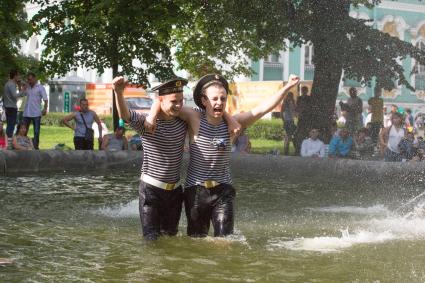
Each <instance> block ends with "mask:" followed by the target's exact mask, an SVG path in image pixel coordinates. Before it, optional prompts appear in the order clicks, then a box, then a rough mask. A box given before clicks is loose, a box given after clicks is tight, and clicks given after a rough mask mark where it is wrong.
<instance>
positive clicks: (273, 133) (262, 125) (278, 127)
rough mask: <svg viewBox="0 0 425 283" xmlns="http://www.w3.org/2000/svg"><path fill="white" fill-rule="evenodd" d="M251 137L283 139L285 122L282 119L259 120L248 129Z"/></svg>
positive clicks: (247, 131)
mask: <svg viewBox="0 0 425 283" xmlns="http://www.w3.org/2000/svg"><path fill="white" fill-rule="evenodd" d="M246 133H247V135H248V136H249V138H251V139H266V140H279V141H281V140H282V139H283V134H284V130H283V122H282V120H281V119H271V120H265V119H264V120H263V119H262V120H258V121H257V122H255V123H254V124H253V125H252V126H250V127H248V129H246Z"/></svg>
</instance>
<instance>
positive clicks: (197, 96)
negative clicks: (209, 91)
mask: <svg viewBox="0 0 425 283" xmlns="http://www.w3.org/2000/svg"><path fill="white" fill-rule="evenodd" d="M213 82H219V83H221V84H222V85H223V87H224V89H225V90H226V93H229V83H228V82H227V80H226V79H225V78H224V77H222V76H220V75H217V74H209V75H205V76H203V77H202V78H200V79H199V81H198V83H197V84H196V86H195V90H194V91H193V100H194V101H195V103H196V105H197V106H198V107H200V108H202V109H204V108H205V107H204V105H202V101H201V97H202V89H203V88H204V87H206V86H208V85H210V84H212V83H213Z"/></svg>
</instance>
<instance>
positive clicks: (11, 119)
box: [4, 107, 18, 138]
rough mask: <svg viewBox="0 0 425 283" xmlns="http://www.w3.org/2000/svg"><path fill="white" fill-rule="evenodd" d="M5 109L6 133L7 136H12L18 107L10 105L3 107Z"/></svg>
mask: <svg viewBox="0 0 425 283" xmlns="http://www.w3.org/2000/svg"><path fill="white" fill-rule="evenodd" d="M4 109H5V110H6V123H7V127H6V135H7V137H8V138H11V137H13V132H14V131H15V126H16V119H17V117H18V109H16V108H12V107H5V108H4Z"/></svg>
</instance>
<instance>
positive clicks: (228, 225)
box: [184, 184, 235, 237]
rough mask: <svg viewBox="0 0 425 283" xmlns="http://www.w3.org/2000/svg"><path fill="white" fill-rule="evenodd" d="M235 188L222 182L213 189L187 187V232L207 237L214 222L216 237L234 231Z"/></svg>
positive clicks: (185, 193) (192, 235)
mask: <svg viewBox="0 0 425 283" xmlns="http://www.w3.org/2000/svg"><path fill="white" fill-rule="evenodd" d="M234 200H235V189H234V188H233V187H232V186H231V185H228V184H221V185H218V186H216V187H214V188H211V189H206V188H205V187H203V186H192V187H187V188H185V190H184V204H185V211H186V217H187V234H188V235H189V236H191V237H206V236H207V235H208V231H209V228H210V222H212V224H213V228H214V237H224V236H226V235H230V234H232V233H233V225H234Z"/></svg>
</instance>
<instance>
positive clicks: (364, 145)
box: [354, 128, 375, 160]
mask: <svg viewBox="0 0 425 283" xmlns="http://www.w3.org/2000/svg"><path fill="white" fill-rule="evenodd" d="M374 148H375V145H374V144H373V141H372V138H371V137H370V136H369V130H368V129H366V128H362V129H360V130H359V131H358V132H357V135H356V137H355V139H354V149H355V152H356V158H358V159H362V160H367V159H370V158H371V157H372V154H373V152H374Z"/></svg>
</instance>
